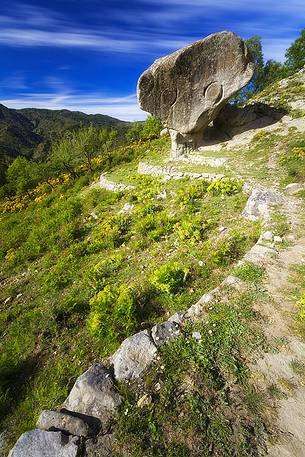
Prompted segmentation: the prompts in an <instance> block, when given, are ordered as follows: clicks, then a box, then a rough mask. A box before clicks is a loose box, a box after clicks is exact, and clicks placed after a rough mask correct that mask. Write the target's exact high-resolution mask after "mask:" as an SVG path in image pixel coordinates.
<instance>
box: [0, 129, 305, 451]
mask: <svg viewBox="0 0 305 457" xmlns="http://www.w3.org/2000/svg"><path fill="white" fill-rule="evenodd" d="M167 148H168V144H167V140H166V139H163V140H158V141H155V142H151V143H149V144H147V145H144V147H142V149H141V151H139V154H138V155H139V158H140V159H141V160H147V161H150V160H153V161H154V162H155V163H162V162H163V160H164V151H166V149H167ZM304 150H305V137H304V134H302V133H299V132H297V131H296V130H293V129H292V130H290V131H289V133H288V134H284V133H283V132H281V131H278V132H274V133H272V134H270V133H260V134H258V135H256V136H255V137H254V139H253V141H252V142H251V143H250V144H249V145H246V146H242V147H240V148H236V149H234V150H230V149H225V150H224V154H225V155H226V156H227V157H229V159H230V160H229V166H230V168H231V170H230V172H231V173H232V174H233V175H234V174H235V173H236V174H240V173H243V175H244V176H246V177H249V178H251V179H253V178H254V179H255V180H256V181H259V182H260V183H264V184H265V185H267V186H268V185H272V183H274V182H278V181H280V184H281V186H284V185H285V184H287V183H288V182H292V181H303V180H304V164H305V163H304V160H305V159H304ZM145 151H146V152H145ZM302 151H303V152H302ZM135 155H137V154H135ZM208 155H210V153H209V154H208ZM160 156H161V157H162V159H160ZM138 160H139V159H135V160H134V161H132V162H131V163H127V164H125V165H122V166H118V167H116V168H115V169H113V170H111V173H110V175H111V176H112V178H114V180H117V181H124V180H125V181H126V182H130V183H133V184H135V185H137V189H136V190H135V191H133V192H131V193H128V195H127V194H126V195H124V194H119V195H114V194H110V193H108V192H106V191H103V190H99V189H94V188H89V187H82V180H81V181H79V182H76V183H74V185H73V186H71V185H70V186H68V185H67V186H66V187H62V188H60V189H57V191H56V192H53V193H52V194H51V195H50V196H49V197H48V199H46V200H45V201H43V202H41V203H39V204H36V203H35V204H33V205H32V206H30V207H29V208H28V209H27V210H25V211H23V212H21V213H16V214H13V215H9V216H4V217H2V220H1V222H0V230H1V232H0V233H1V239H2V240H3V241H2V242H1V249H2V257H3V260H2V264H1V279H2V286H3V287H2V291H3V292H2V291H1V294H2V295H1V299H2V305H1V306H2V310H1V321H0V325H1V333H2V341H1V343H2V348H1V349H2V351H1V359H0V362H1V373H2V375H1V376H2V378H1V380H0V382H1V385H2V396H1V402H2V404H0V405H1V406H2V408H3V409H2V410H3V411H4V412H5V416H4V419H3V421H2V425H1V426H2V427H4V428H8V427H9V428H10V430H13V432H14V435H13V436H12V439H14V437H15V436H17V435H18V434H19V433H21V432H22V431H23V430H25V429H27V428H30V427H32V426H33V425H34V421H35V418H36V417H37V414H38V413H39V412H40V410H41V409H42V408H46V407H54V406H56V405H58V404H59V403H60V402H61V401H62V400H63V399H64V397H65V395H66V394H67V392H68V390H69V388H70V387H71V385H72V383H73V382H74V379H75V377H76V376H77V375H78V374H79V373H80V372H82V371H83V370H84V369H86V368H87V367H88V365H89V364H90V363H92V362H93V361H94V360H101V359H102V358H103V357H104V356H106V355H107V354H108V353H109V352H110V351H112V350H113V349H114V348H115V347H116V346H117V345H118V344H119V341H121V340H122V339H123V338H124V337H125V336H126V335H128V334H129V333H130V332H133V331H135V330H137V329H143V328H145V327H146V326H147V325H150V324H151V323H152V322H156V321H158V320H162V319H163V318H164V317H165V316H166V317H167V316H168V315H169V314H170V313H173V312H174V311H175V310H177V309H183V308H185V307H187V306H188V305H189V304H191V303H194V302H195V300H196V298H198V297H199V296H200V295H201V294H202V293H203V292H204V291H206V290H210V289H211V288H212V287H213V286H214V285H216V284H218V282H219V280H220V279H221V278H222V277H223V276H224V275H225V274H227V272H228V271H230V270H231V268H232V262H233V261H234V259H236V258H238V257H239V256H240V255H241V254H242V252H244V250H245V249H247V247H248V246H249V245H250V244H251V243H253V242H254V240H255V238H256V234H257V227H254V226H253V225H252V224H245V222H244V221H243V220H242V218H241V217H240V212H241V209H242V207H243V205H244V203H245V197H243V196H242V195H241V194H240V193H236V194H233V195H224V196H222V195H215V194H213V193H209V192H206V189H205V188H204V187H202V186H201V185H200V184H199V182H197V183H196V184H195V185H194V184H192V183H190V182H189V181H171V182H166V183H164V182H162V181H159V180H157V179H154V180H150V179H146V178H140V179H139V178H138V179H137V178H135V176H134V175H135V170H136V167H137V163H138ZM270 160H272V163H273V166H271V167H270ZM184 166H185V165H184ZM198 171H199V170H198ZM202 171H205V170H204V167H202ZM82 179H83V178H82ZM163 189H166V191H167V198H166V199H165V200H159V199H157V197H156V196H157V195H158V194H159V193H160V191H161V190H163ZM125 203H129V204H133V205H135V207H134V209H133V210H132V211H131V212H130V213H128V214H122V215H121V216H119V217H117V216H118V215H119V211H120V210H121V209H122V208H123V206H124V204H125ZM92 214H96V215H97V219H95V215H94V216H92ZM113 216H115V217H114V218H113ZM207 220H211V222H210V224H208V227H207V228H206V229H205V230H204V231H203V232H201V231H200V230H199V232H198V227H199V226H200V227H202V221H204V222H206V221H207ZM156 221H157V224H155V222H156ZM197 221H198V223H199V225H196V223H197ZM194 223H195V224H194ZM273 223H274V230H275V233H277V234H278V235H281V236H282V235H284V234H285V232H286V231H287V223H286V221H285V220H283V219H281V218H278V217H275V219H274V221H273ZM222 225H224V226H226V227H228V228H229V231H228V234H227V236H226V237H225V238H222V237H221V236H220V235H219V231H218V227H219V226H222ZM105 234H107V236H105ZM232 240H233V241H234V242H233V243H232ZM111 257H112V258H113V261H112V262H110V263H109V262H108V263H107V262H106V264H105V262H104V261H105V259H109V258H111ZM171 262H175V264H178V266H180V268H181V269H182V270H183V271H185V268H187V270H188V274H187V276H186V281H184V280H181V277H180V280H179V275H178V277H177V278H176V282H177V290H176V291H175V293H174V292H173V293H167V292H165V291H164V290H163V291H162V290H160V289H158V288H156V281H152V277H153V278H155V277H156V275H157V277H158V278H159V279H160V274H159V276H158V274H156V271H157V272H159V273H160V271H159V269H160V266H161V265H166V264H168V263H171ZM96 265H97V268H95V266H96ZM235 273H236V274H237V275H238V276H240V277H241V278H242V279H244V280H246V281H247V283H248V287H247V290H245V291H244V293H242V294H241V295H236V296H234V295H233V296H231V297H230V298H229V300H228V301H224V302H223V303H220V304H219V305H218V306H217V307H214V306H213V307H212V308H211V310H210V313H209V316H208V317H207V321H205V320H204V321H202V322H200V323H198V324H196V326H194V327H189V328H188V329H186V332H185V333H184V334H183V336H181V337H180V338H179V339H178V340H177V342H176V343H174V344H173V345H169V346H168V347H166V348H165V349H164V354H163V357H162V359H161V361H160V363H159V364H157V365H156V366H155V367H154V368H153V369H152V370H151V371H150V372H149V373H148V374H147V376H146V377H145V379H144V381H143V385H142V387H141V389H142V390H141V389H140V391H139V390H138V389H135V391H134V392H133V391H131V392H126V391H125V389H124V386H121V388H122V393H123V394H124V396H125V403H124V407H123V409H122V414H121V415H120V418H119V421H118V425H117V432H116V439H117V443H118V445H117V455H118V456H123V457H125V456H136V455H137V456H138V455H146V456H149V457H157V456H164V455H168V456H172V457H174V456H175V457H186V456H199V455H200V456H233V455H240V456H248V455H257V452H258V448H259V447H260V444H261V443H260V441H261V437H262V435H263V431H264V422H263V419H262V411H263V409H264V398H261V397H260V395H259V394H258V393H257V392H256V391H255V390H253V387H252V385H251V380H250V377H249V375H250V372H249V369H248V366H249V364H250V363H251V362H252V361H253V357H254V355H255V353H256V352H257V350H261V349H262V348H263V347H264V344H265V343H264V339H263V337H262V335H261V332H260V317H259V315H258V314H257V313H254V312H253V308H252V305H253V303H255V305H256V306H255V308H256V309H259V303H260V301H262V300H266V299H267V297H266V296H265V294H264V291H263V290H262V289H261V285H260V284H261V280H262V276H263V272H262V271H261V270H257V269H255V268H254V267H253V266H251V265H249V266H248V267H247V266H246V267H244V268H243V269H239V270H238V271H235ZM106 284H108V285H110V286H112V289H111V293H112V294H114V296H115V300H114V302H115V303H120V300H117V295H118V294H119V293H120V285H121V284H123V285H124V286H123V287H124V289H127V288H126V287H125V285H128V286H130V287H131V294H130V295H128V296H127V297H126V296H125V297H124V299H125V303H128V304H129V305H130V306H129V307H128V319H126V314H125V315H124V314H123V322H121V324H122V325H120V320H119V317H120V306H118V307H115V308H114V309H112V313H111V314H113V313H114V314H113V315H115V316H116V319H115V320H113V319H111V314H110V315H104V321H105V322H106V324H107V325H106V327H103V326H101V325H100V322H101V321H100V315H101V314H97V315H96V312H97V311H98V313H104V312H105V307H104V304H105V300H104V302H102V303H101V301H102V300H101V299H100V301H99V302H97V301H96V299H93V300H92V297H94V296H96V293H97V292H98V291H99V290H102V289H103V287H104V286H105V285H106ZM134 284H136V287H133V285H134ZM161 284H162V282H161ZM157 285H158V283H157ZM159 286H160V283H159ZM21 293H22V294H23V295H22V296H20V295H19V294H21ZM299 295H300V294H299ZM8 297H11V298H10V300H8V301H6V303H5V300H6V299H7V298H8ZM100 298H101V297H100ZM102 298H103V297H102ZM90 300H91V302H90ZM106 303H107V302H106ZM126 322H127V323H128V325H123V323H126ZM118 323H119V325H117V324H118ZM107 328H108V329H112V330H113V331H112V332H110V333H109V332H108V331H107ZM90 330H91V332H90ZM100 330H101V331H100ZM193 331H198V332H200V334H201V341H200V342H198V341H196V340H195V339H194V338H193V337H192V332H193ZM182 360H183V363H181V361H182ZM164 373H166V375H164ZM160 386H161V389H160ZM8 387H10V389H8V390H6V389H7V388H8ZM17 393H18V395H17ZM141 393H145V394H149V395H150V396H151V398H152V400H153V401H152V403H151V404H149V405H147V406H145V407H144V408H142V409H141V408H139V407H137V399H138V398H139V397H140V396H141ZM12 399H13V400H12ZM173 422H174V423H175V426H174V427H173V425H172V424H173Z"/></svg>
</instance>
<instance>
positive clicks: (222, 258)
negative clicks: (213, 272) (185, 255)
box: [211, 233, 246, 267]
mask: <svg viewBox="0 0 305 457" xmlns="http://www.w3.org/2000/svg"><path fill="white" fill-rule="evenodd" d="M245 241H246V236H245V235H242V234H240V233H231V234H230V235H229V236H227V237H226V238H225V239H224V240H223V241H222V242H221V243H220V244H219V245H218V246H217V248H216V249H215V250H214V251H212V255H211V258H212V261H213V262H214V263H215V264H216V265H218V266H222V267H225V266H228V265H230V263H231V262H233V261H234V260H235V259H237V258H238V256H239V255H240V253H241V252H242V249H243V246H244V244H245Z"/></svg>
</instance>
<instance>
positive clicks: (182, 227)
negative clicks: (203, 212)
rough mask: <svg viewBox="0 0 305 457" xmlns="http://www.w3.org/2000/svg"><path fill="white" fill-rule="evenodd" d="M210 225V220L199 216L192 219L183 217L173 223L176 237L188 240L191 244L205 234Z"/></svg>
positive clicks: (202, 237)
mask: <svg viewBox="0 0 305 457" xmlns="http://www.w3.org/2000/svg"><path fill="white" fill-rule="evenodd" d="M211 225H212V221H211V220H208V221H206V220H202V218H201V217H197V218H194V217H193V218H192V219H183V220H182V221H180V222H178V223H177V224H176V225H175V228H176V229H177V233H178V237H179V239H180V240H181V241H186V240H187V241H188V242H190V243H192V244H195V243H198V242H199V241H201V240H202V239H204V237H205V236H206V234H207V231H208V230H209V228H210V227H211Z"/></svg>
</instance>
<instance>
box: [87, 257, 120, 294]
mask: <svg viewBox="0 0 305 457" xmlns="http://www.w3.org/2000/svg"><path fill="white" fill-rule="evenodd" d="M123 259H124V258H123V256H122V255H120V254H116V255H112V256H111V257H109V258H107V259H104V260H102V261H101V262H99V263H98V264H96V265H94V267H92V268H91V269H90V270H89V274H88V276H89V279H90V281H91V283H92V285H93V287H94V289H96V290H97V289H101V288H102V287H104V286H105V285H106V283H107V281H108V280H109V278H111V276H112V275H113V274H114V273H115V272H116V271H117V270H118V269H119V268H120V267H121V265H122V263H123Z"/></svg>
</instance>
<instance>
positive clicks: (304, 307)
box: [298, 292, 305, 323]
mask: <svg viewBox="0 0 305 457" xmlns="http://www.w3.org/2000/svg"><path fill="white" fill-rule="evenodd" d="M298 310H299V311H298V317H299V319H300V321H301V322H302V323H305V292H304V293H303V295H302V297H301V298H300V300H299V301H298Z"/></svg>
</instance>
